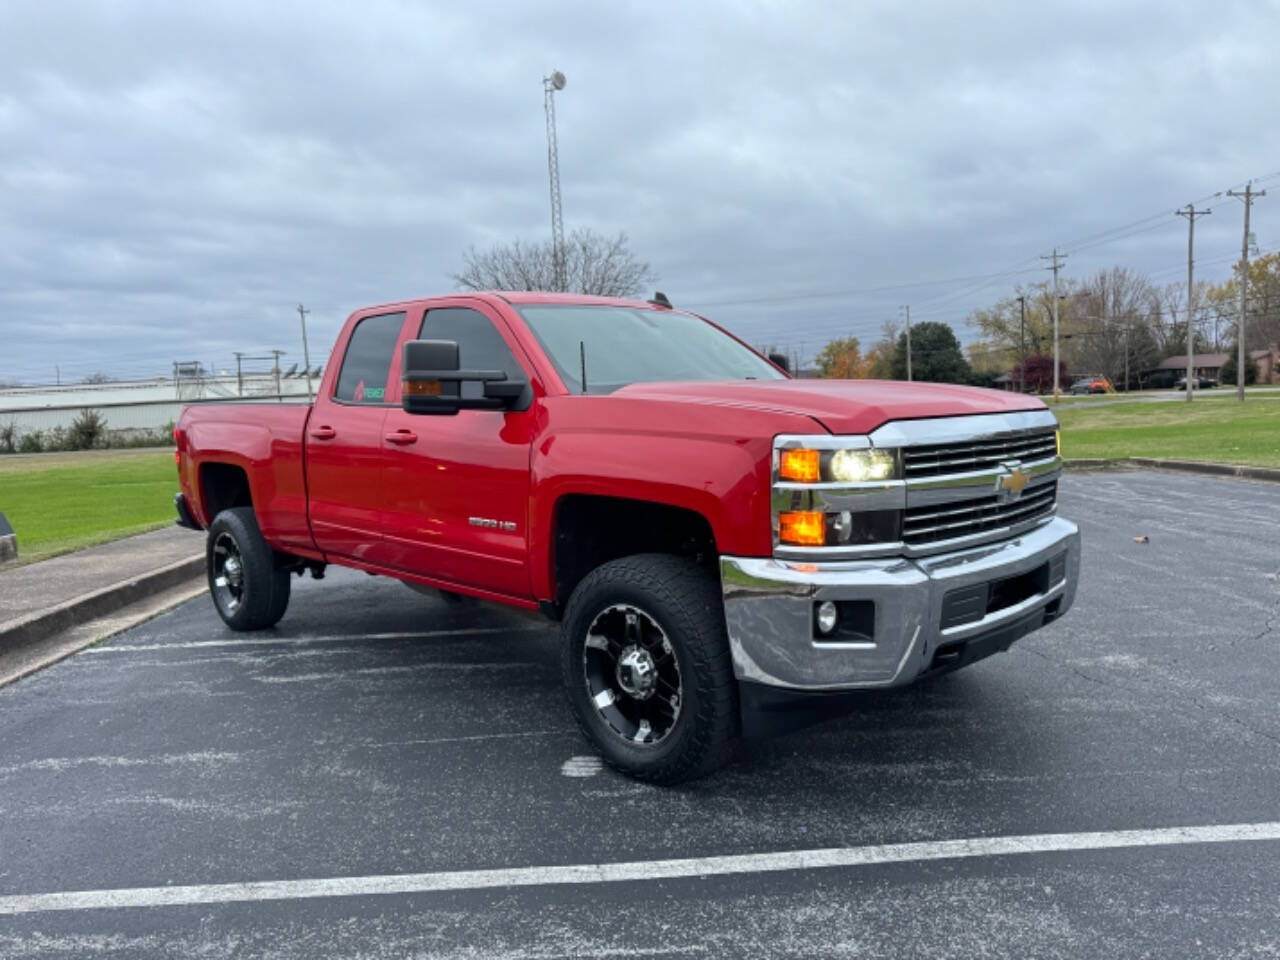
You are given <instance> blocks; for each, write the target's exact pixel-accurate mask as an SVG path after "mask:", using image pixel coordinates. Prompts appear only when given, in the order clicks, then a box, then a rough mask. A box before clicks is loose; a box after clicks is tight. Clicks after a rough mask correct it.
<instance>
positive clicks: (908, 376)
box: [902, 303, 911, 381]
mask: <svg viewBox="0 0 1280 960" xmlns="http://www.w3.org/2000/svg"><path fill="white" fill-rule="evenodd" d="M902 309H903V310H905V311H907V380H908V381H910V380H911V304H909V303H904V304H903V305H902Z"/></svg>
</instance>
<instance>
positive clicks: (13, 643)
mask: <svg viewBox="0 0 1280 960" xmlns="http://www.w3.org/2000/svg"><path fill="white" fill-rule="evenodd" d="M203 573H204V555H203V554H201V555H199V556H195V557H189V558H188V559H186V560H178V561H175V562H174V563H170V564H168V565H167V566H163V567H160V568H158V569H156V570H151V571H149V572H147V573H144V574H142V575H140V576H137V577H134V578H132V579H130V580H122V581H121V582H119V583H113V584H111V585H110V586H106V587H103V588H102V589H101V590H95V591H93V592H92V593H85V594H81V595H80V596H78V597H74V598H73V599H71V600H67V601H65V602H63V603H60V604H58V605H57V606H55V607H50V608H49V609H47V610H41V611H39V612H37V613H32V614H28V615H27V616H25V617H19V618H17V619H16V620H10V621H8V622H6V623H0V653H6V652H9V651H11V650H15V649H17V648H18V647H20V646H24V645H26V644H30V643H36V642H38V641H40V640H44V639H46V638H48V637H51V636H53V635H54V634H55V633H59V632H60V631H63V630H68V629H70V628H71V627H74V626H76V625H77V624H80V623H82V622H84V621H86V620H92V619H93V618H95V617H101V616H105V615H106V614H108V613H113V612H115V611H116V610H119V609H120V608H121V607H125V606H128V605H129V604H131V603H135V602H137V601H139V600H144V599H146V598H147V597H149V596H151V595H153V594H156V593H159V592H161V591H162V590H167V589H169V588H170V587H176V586H178V585H180V584H183V583H186V582H187V581H189V580H194V579H196V578H197V577H199V576H201V575H202V574H203Z"/></svg>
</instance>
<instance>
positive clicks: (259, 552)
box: [205, 507, 290, 630]
mask: <svg viewBox="0 0 1280 960" xmlns="http://www.w3.org/2000/svg"><path fill="white" fill-rule="evenodd" d="M205 568H206V571H207V573H208V578H209V593H210V594H211V595H212V596H213V605H214V607H215V608H216V609H217V611H218V615H219V616H220V617H222V620H223V622H224V623H225V624H226V625H227V626H229V627H230V628H231V629H232V630H265V629H267V628H268V627H274V626H275V625H276V624H277V623H279V622H280V618H281V617H283V616H284V612H285V610H286V609H288V607H289V590H290V582H289V571H288V570H287V569H284V568H283V567H281V566H279V564H278V563H277V562H276V552H275V551H274V550H272V549H271V546H270V545H269V544H268V543H267V541H266V540H265V539H264V538H263V536H262V531H261V530H259V529H258V519H257V517H255V516H254V514H253V508H252V507H234V508H232V509H230V510H223V511H222V512H221V513H220V514H218V515H217V516H216V517H215V518H214V520H213V523H212V524H210V526H209V538H208V542H207V545H206V547H205Z"/></svg>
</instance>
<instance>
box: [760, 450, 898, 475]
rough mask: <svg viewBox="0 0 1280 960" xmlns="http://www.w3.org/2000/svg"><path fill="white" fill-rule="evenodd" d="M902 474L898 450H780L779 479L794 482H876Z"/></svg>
mask: <svg viewBox="0 0 1280 960" xmlns="http://www.w3.org/2000/svg"><path fill="white" fill-rule="evenodd" d="M900 477H901V472H900V471H899V470H898V451H897V450H883V449H881V450H872V449H870V448H867V449H861V450H858V449H844V448H840V449H836V450H821V449H811V448H809V447H790V448H788V449H786V450H782V451H779V453H778V479H779V480H783V481H787V482H790V483H876V482H879V481H884V480H897V479H900Z"/></svg>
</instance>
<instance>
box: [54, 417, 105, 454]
mask: <svg viewBox="0 0 1280 960" xmlns="http://www.w3.org/2000/svg"><path fill="white" fill-rule="evenodd" d="M64 442H65V446H63V447H61V448H60V449H64V450H95V449H100V448H102V447H105V446H106V445H107V418H106V417H104V416H103V415H102V414H100V413H99V412H98V411H97V410H81V411H80V414H79V416H77V417H76V418H75V419H74V420H72V421H71V426H70V427H68V428H67V431H66V437H65V441H64Z"/></svg>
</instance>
